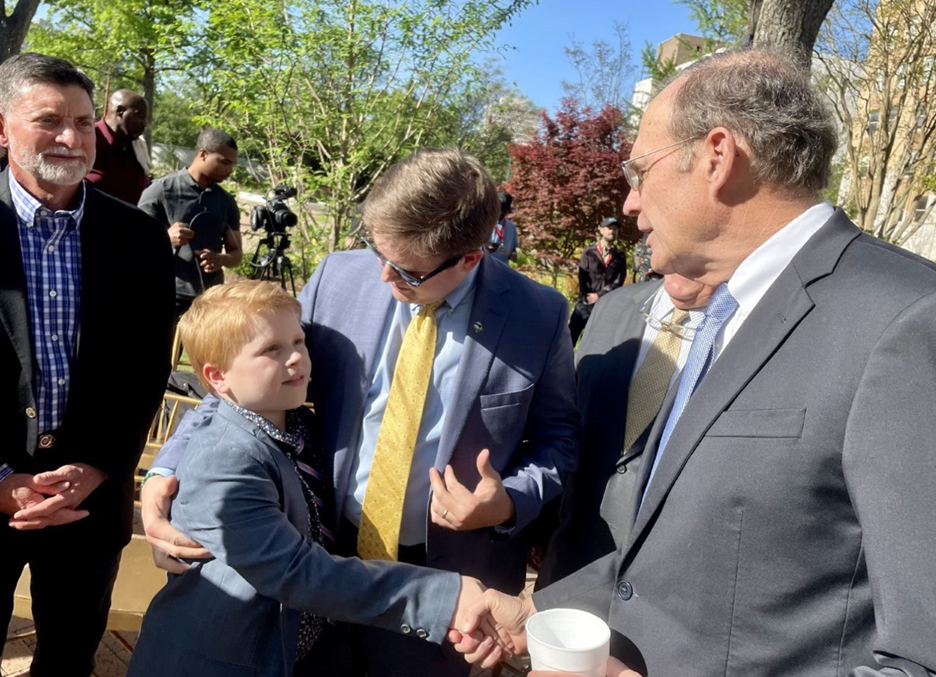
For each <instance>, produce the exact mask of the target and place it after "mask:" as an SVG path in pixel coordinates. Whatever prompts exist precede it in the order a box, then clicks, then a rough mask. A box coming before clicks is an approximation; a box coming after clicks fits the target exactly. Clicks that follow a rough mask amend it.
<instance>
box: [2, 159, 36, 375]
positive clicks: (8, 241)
mask: <svg viewBox="0 0 936 677" xmlns="http://www.w3.org/2000/svg"><path fill="white" fill-rule="evenodd" d="M9 172H10V170H9V169H5V170H4V171H3V172H2V173H0V326H2V328H3V330H4V331H5V332H6V333H7V335H8V336H9V338H10V343H11V344H13V349H14V350H15V351H16V355H17V357H18V358H19V361H20V366H21V369H22V373H23V375H24V376H25V379H26V385H27V390H28V392H33V391H34V388H33V353H32V344H31V342H30V334H29V314H28V309H27V307H26V278H25V276H24V273H23V254H22V251H21V248H20V240H19V225H18V224H17V220H16V208H15V207H14V206H13V197H12V195H11V194H10V183H9Z"/></svg>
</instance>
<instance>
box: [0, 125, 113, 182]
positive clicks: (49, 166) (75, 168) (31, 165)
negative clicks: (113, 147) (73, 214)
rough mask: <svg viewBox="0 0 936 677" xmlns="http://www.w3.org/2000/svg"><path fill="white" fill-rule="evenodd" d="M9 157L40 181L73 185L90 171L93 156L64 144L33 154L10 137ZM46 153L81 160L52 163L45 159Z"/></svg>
mask: <svg viewBox="0 0 936 677" xmlns="http://www.w3.org/2000/svg"><path fill="white" fill-rule="evenodd" d="M9 151H10V158H11V159H12V160H13V161H14V162H15V163H16V164H17V165H19V166H20V167H21V168H22V169H23V170H24V171H25V172H27V173H28V174H31V175H32V176H34V177H36V178H37V179H39V180H41V181H45V182H46V183H51V184H54V185H56V186H74V185H76V184H78V183H81V180H82V179H83V178H84V177H85V176H86V175H87V174H88V172H89V171H91V165H92V163H93V162H94V158H93V157H91V158H89V157H88V156H87V154H86V153H85V152H84V151H82V150H71V149H70V148H66V147H65V146H55V147H53V148H49V149H47V150H44V151H42V152H41V153H39V154H38V155H33V154H32V153H31V152H30V151H29V150H28V149H26V148H23V147H21V146H20V145H19V144H18V143H16V142H15V141H14V140H13V138H12V137H10V148H9ZM46 155H67V156H69V157H76V158H81V159H82V160H83V161H82V162H74V163H72V162H70V163H68V164H53V163H51V162H49V161H48V160H46V158H45V156H46Z"/></svg>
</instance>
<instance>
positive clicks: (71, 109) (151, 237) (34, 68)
mask: <svg viewBox="0 0 936 677" xmlns="http://www.w3.org/2000/svg"><path fill="white" fill-rule="evenodd" d="M92 93H93V85H92V83H91V80H90V79H88V77H87V76H85V75H84V74H83V73H81V72H79V71H78V70H77V69H75V68H74V67H73V66H72V65H71V64H70V63H68V62H67V61H63V60H61V59H55V58H52V57H49V56H44V55H42V54H19V55H16V56H12V57H10V58H9V59H7V60H6V61H4V62H3V64H0V146H2V147H4V148H6V149H7V150H8V151H9V166H8V167H7V169H6V170H4V171H3V172H2V173H0V513H2V523H0V625H2V626H3V628H4V629H6V627H7V625H8V624H9V621H10V616H11V614H12V611H13V592H14V590H15V589H16V584H17V581H18V580H19V578H20V576H21V574H22V573H23V569H24V568H25V567H26V566H27V565H28V566H29V571H30V575H31V577H32V586H31V588H30V593H31V596H32V615H33V619H34V620H35V623H36V648H35V653H34V656H33V662H32V666H31V668H30V674H31V675H34V676H35V677H88V676H89V675H90V674H91V673H92V671H93V669H94V654H95V650H96V649H97V646H98V642H100V640H101V636H102V635H103V634H104V629H105V626H106V623H107V615H108V610H109V608H110V600H111V590H112V589H113V585H114V581H115V579H116V577H117V567H118V564H119V562H120V553H121V550H122V549H123V547H124V546H125V545H126V544H127V543H128V542H129V541H130V534H131V529H132V525H133V489H134V487H133V484H134V482H133V476H134V471H135V470H136V467H137V463H138V462H139V459H140V453H141V452H142V450H143V444H144V442H145V441H146V438H147V433H148V431H149V427H150V423H151V422H152V420H153V416H154V414H155V413H156V409H157V407H158V406H159V403H160V401H161V399H162V396H163V393H164V392H165V388H166V379H167V378H168V376H169V351H170V345H171V338H172V336H171V328H172V314H173V308H172V299H173V284H172V251H171V249H170V247H169V240H168V238H167V237H166V231H165V229H164V228H162V227H161V226H160V225H159V224H158V223H156V222H155V221H153V220H152V219H151V218H149V217H148V216H146V215H145V214H143V213H142V212H141V211H140V210H139V209H136V208H135V207H132V206H130V205H128V204H126V203H125V202H121V201H120V200H117V199H115V198H113V197H111V196H109V195H106V194H105V193H102V192H101V191H99V190H97V189H96V188H94V187H93V186H91V185H90V184H88V183H87V182H85V181H84V178H85V176H86V175H87V173H88V171H89V170H90V169H91V167H92V165H93V164H94V154H95V133H94V104H93V103H92ZM128 252H132V253H133V255H132V257H131V258H132V261H129V262H128V259H127V257H128ZM144 253H145V256H144V255H142V254H144Z"/></svg>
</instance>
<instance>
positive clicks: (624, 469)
mask: <svg viewBox="0 0 936 677" xmlns="http://www.w3.org/2000/svg"><path fill="white" fill-rule="evenodd" d="M616 470H617V474H618V475H623V474H624V473H626V472H627V464H626V463H621V464H620V465H619V466H618V467H617V468H616Z"/></svg>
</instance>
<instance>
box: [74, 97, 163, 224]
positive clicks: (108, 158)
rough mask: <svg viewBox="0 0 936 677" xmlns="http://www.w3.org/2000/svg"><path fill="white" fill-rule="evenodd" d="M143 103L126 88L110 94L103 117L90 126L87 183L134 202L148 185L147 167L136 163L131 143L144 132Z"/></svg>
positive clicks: (137, 158) (135, 155)
mask: <svg viewBox="0 0 936 677" xmlns="http://www.w3.org/2000/svg"><path fill="white" fill-rule="evenodd" d="M146 116H147V106H146V101H145V100H144V99H143V97H142V96H140V95H139V94H137V93H136V92H132V91H130V90H129V89H118V90H117V91H116V92H114V93H113V94H112V95H111V98H110V102H109V105H108V107H107V111H106V112H105V113H104V117H103V118H102V119H100V120H98V121H97V123H96V124H95V125H94V136H95V140H96V143H95V146H96V148H97V155H96V157H95V159H94V167H93V168H92V169H91V171H90V172H89V173H88V177H87V178H88V182H89V183H91V184H93V185H94V186H95V187H96V188H97V189H98V190H102V191H104V192H105V193H107V194H108V195H113V196H114V197H116V198H118V199H120V200H123V201H124V202H129V203H130V204H132V205H135V204H136V203H137V202H139V201H140V196H141V195H142V194H143V190H144V189H145V188H146V187H147V186H148V185H149V184H150V179H149V167H148V165H145V164H143V163H141V162H140V158H139V157H138V154H137V151H136V147H135V142H136V141H137V140H138V139H141V137H142V135H143V132H144V131H146Z"/></svg>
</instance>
